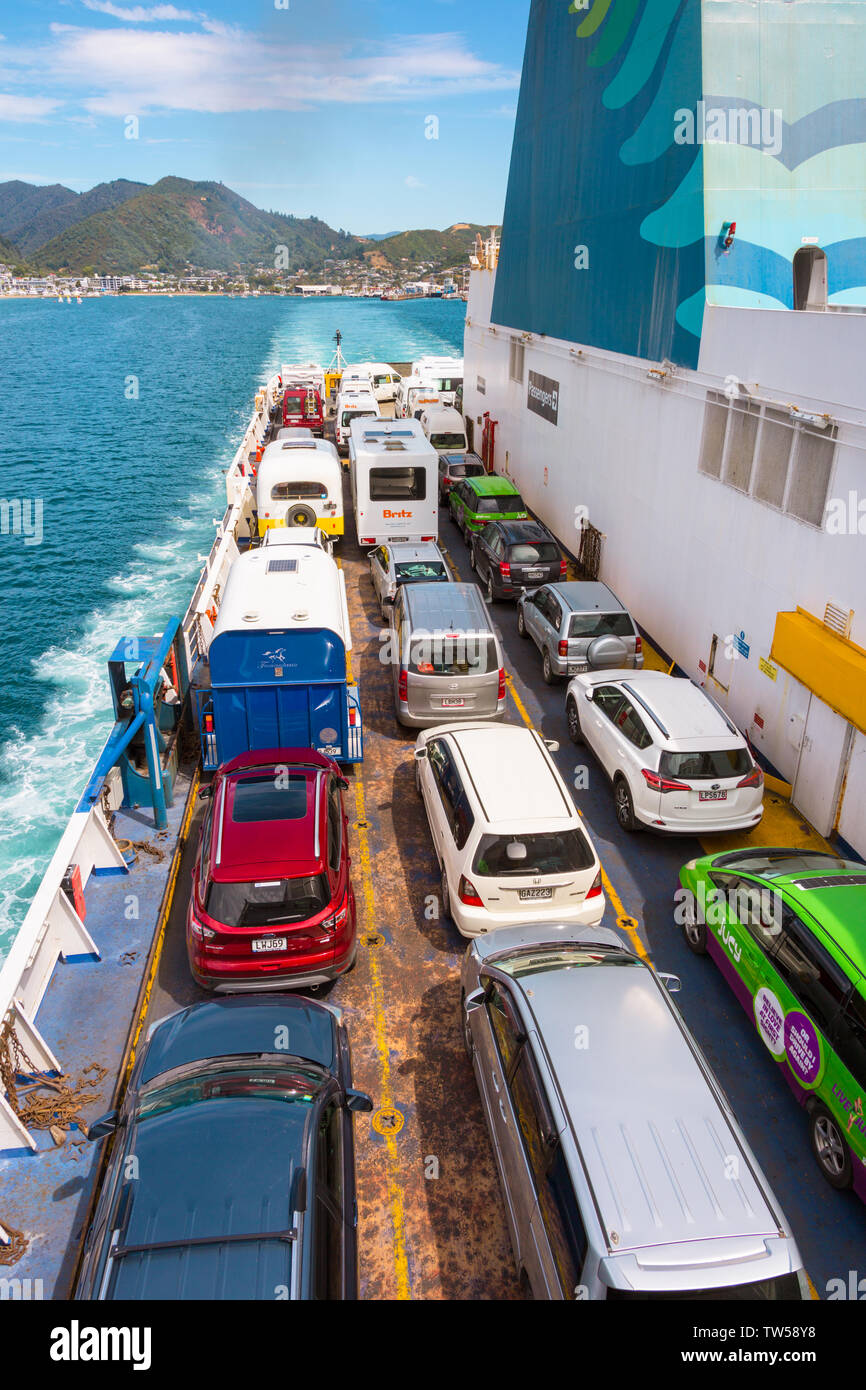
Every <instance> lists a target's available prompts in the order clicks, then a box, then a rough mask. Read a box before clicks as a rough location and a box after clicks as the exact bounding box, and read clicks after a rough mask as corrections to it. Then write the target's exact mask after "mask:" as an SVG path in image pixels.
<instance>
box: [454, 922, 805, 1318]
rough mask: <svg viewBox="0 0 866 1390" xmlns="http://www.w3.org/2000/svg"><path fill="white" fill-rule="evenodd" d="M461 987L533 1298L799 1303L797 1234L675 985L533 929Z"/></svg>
mask: <svg viewBox="0 0 866 1390" xmlns="http://www.w3.org/2000/svg"><path fill="white" fill-rule="evenodd" d="M461 985H462V996H461V999H462V1002H461V1013H462V1020H461V1021H462V1025H463V1033H464V1038H465V1041H466V1047H467V1049H468V1051H469V1054H470V1057H471V1059H472V1066H473V1069H474V1071H475V1079H476V1081H477V1083H478V1089H479V1091H480V1093H481V1101H482V1106H483V1109H484V1114H485V1118H486V1120H487V1126H488V1129H489V1131H490V1138H491V1142H492V1145H493V1152H494V1155H495V1158H496V1164H497V1167H498V1170H499V1178H500V1182H501V1186H502V1194H503V1198H504V1202H505V1213H506V1217H507V1221H508V1225H509V1228H510V1231H511V1239H512V1243H513V1246H514V1255H515V1259H516V1262H517V1269H518V1273H519V1275H520V1277H521V1281H522V1282H523V1281H525V1282H526V1283H527V1284H528V1285H529V1288H530V1289H531V1290H532V1293H533V1295H534V1296H535V1297H536V1298H540V1299H577V1300H583V1299H603V1298H612V1299H624V1300H626V1301H628V1300H630V1299H631V1300H633V1299H636V1298H639V1299H650V1300H652V1299H665V1298H667V1299H670V1298H672V1297H674V1298H681V1299H750V1298H752V1299H761V1300H764V1299H770V1300H781V1299H791V1300H801V1299H806V1298H808V1297H809V1290H808V1284H807V1281H806V1277H805V1272H804V1270H803V1267H802V1261H801V1259H800V1255H799V1252H798V1250H797V1246H796V1243H795V1241H794V1239H793V1236H792V1235H791V1228H790V1226H789V1225H788V1223H787V1221H786V1220H785V1217H784V1215H783V1214H782V1212H781V1210H780V1208H779V1205H778V1202H777V1201H776V1199H775V1197H774V1196H773V1193H772V1192H771V1190H770V1187H769V1184H768V1183H767V1180H766V1178H765V1177H764V1175H763V1173H762V1172H761V1169H760V1168H759V1167H758V1163H757V1160H756V1159H755V1156H754V1154H753V1153H752V1151H751V1149H750V1148H749V1146H748V1144H747V1142H746V1138H745V1135H744V1134H743V1133H742V1131H741V1129H740V1127H739V1125H738V1124H737V1121H736V1120H735V1118H734V1116H733V1114H732V1112H731V1110H730V1107H729V1105H728V1102H727V1100H726V1098H725V1095H724V1092H723V1091H722V1090H721V1089H720V1087H719V1085H718V1082H717V1081H716V1079H715V1077H714V1076H713V1074H712V1072H711V1071H710V1069H709V1067H708V1066H707V1063H706V1061H705V1060H704V1058H703V1056H702V1054H701V1052H700V1050H699V1048H698V1046H697V1043H696V1042H695V1040H694V1038H693V1037H692V1036H691V1034H690V1033H689V1031H688V1029H687V1028H686V1025H685V1023H684V1022H683V1019H682V1017H681V1016H680V1014H679V1011H678V1010H677V1009H676V1007H675V1006H674V1004H673V1003H672V1001H671V999H670V997H669V991H672V990H674V989H678V988H679V981H678V980H677V979H676V977H674V976H664V975H657V974H656V972H655V971H654V970H653V969H652V968H651V967H650V966H649V965H647V964H645V963H644V962H643V961H642V960H640V959H639V958H638V957H637V956H635V955H633V954H632V953H631V951H629V950H627V949H626V947H625V946H624V944H623V941H622V938H621V937H619V936H618V935H617V934H616V933H615V932H613V931H610V930H609V929H607V928H604V927H601V926H596V927H589V926H584V927H576V926H556V925H553V924H543V925H537V924H532V923H529V924H527V925H526V926H525V927H508V928H502V929H500V930H498V931H492V932H488V933H486V934H485V935H482V936H478V937H476V938H475V940H474V941H473V942H472V945H471V946H470V947H469V949H468V950H467V952H466V955H465V957H464V961H463V968H462V971H461ZM666 986H667V987H666Z"/></svg>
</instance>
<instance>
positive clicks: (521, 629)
mask: <svg viewBox="0 0 866 1390" xmlns="http://www.w3.org/2000/svg"><path fill="white" fill-rule="evenodd" d="M517 635H518V637H528V636H529V633H528V632H527V631H526V622H525V620H524V617H523V605H522V604H521V605H520V607H519V608H518V610H517Z"/></svg>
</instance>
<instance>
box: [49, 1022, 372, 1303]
mask: <svg viewBox="0 0 866 1390" xmlns="http://www.w3.org/2000/svg"><path fill="white" fill-rule="evenodd" d="M351 1083H352V1075H351V1061H350V1055H349V1039H348V1035H347V1033H346V1029H345V1027H344V1026H343V1024H342V1023H341V1022H340V1020H339V1016H338V1012H337V1011H336V1010H331V1009H329V1008H326V1007H323V1006H322V1005H321V1004H317V1003H314V1002H313V1001H312V1000H310V999H305V998H303V997H299V996H293V995H268V996H262V995H239V996H233V997H229V998H226V999H216V1000H213V1001H212V1002H207V1003H203V1004H194V1005H192V1006H191V1007H190V1008H186V1009H182V1010H180V1011H179V1012H178V1013H176V1014H172V1015H170V1016H169V1017H168V1018H166V1019H164V1020H162V1021H161V1022H160V1023H158V1024H156V1025H155V1026H154V1027H153V1028H152V1029H151V1032H150V1034H149V1037H148V1040H147V1043H146V1045H145V1047H144V1049H143V1051H142V1053H141V1055H140V1056H139V1058H138V1061H137V1064H136V1066H135V1069H134V1071H133V1075H132V1079H131V1081H130V1084H129V1087H128V1089H127V1092H126V1095H125V1098H124V1101H123V1106H122V1109H121V1110H120V1111H119V1112H117V1111H111V1112H110V1113H109V1114H108V1115H105V1116H103V1117H102V1118H101V1119H100V1120H97V1121H96V1122H95V1124H94V1125H92V1126H91V1128H90V1137H91V1138H92V1139H100V1138H103V1137H104V1136H105V1135H107V1134H113V1135H114V1139H113V1147H112V1151H111V1155H110V1157H109V1160H108V1164H107V1169H106V1173H105V1180H104V1182H103V1184H102V1189H101V1193H100V1196H99V1200H98V1203H97V1206H96V1210H95V1213H94V1217H93V1221H92V1222H91V1225H90V1229H89V1231H88V1235H87V1240H86V1242H85V1246H84V1253H83V1257H82V1261H81V1268H80V1272H79V1277H78V1281H77V1286H76V1294H75V1296H76V1297H77V1298H94V1299H123V1298H130V1299H171V1300H177V1299H238V1298H240V1299H354V1298H356V1297H357V1293H358V1259H357V1238H356V1225H357V1208H356V1203H355V1157H354V1144H353V1135H352V1112H353V1111H357V1110H371V1109H372V1108H373V1102H372V1101H371V1099H370V1097H369V1096H367V1095H365V1094H364V1093H363V1092H361V1091H355V1090H353V1089H352V1084H351Z"/></svg>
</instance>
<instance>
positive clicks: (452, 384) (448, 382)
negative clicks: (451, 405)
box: [436, 376, 463, 391]
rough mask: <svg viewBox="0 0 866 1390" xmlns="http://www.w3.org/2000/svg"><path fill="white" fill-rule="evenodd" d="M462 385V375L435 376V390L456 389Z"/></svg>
mask: <svg viewBox="0 0 866 1390" xmlns="http://www.w3.org/2000/svg"><path fill="white" fill-rule="evenodd" d="M462 385H463V378H462V376H440V377H437V378H436V390H437V391H456V390H457V389H458V388H459V387H460V386H462Z"/></svg>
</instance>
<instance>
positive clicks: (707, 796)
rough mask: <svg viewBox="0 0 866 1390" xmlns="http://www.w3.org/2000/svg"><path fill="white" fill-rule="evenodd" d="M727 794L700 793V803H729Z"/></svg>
mask: <svg viewBox="0 0 866 1390" xmlns="http://www.w3.org/2000/svg"><path fill="white" fill-rule="evenodd" d="M727 799H728V793H727V792H698V801H727Z"/></svg>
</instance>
